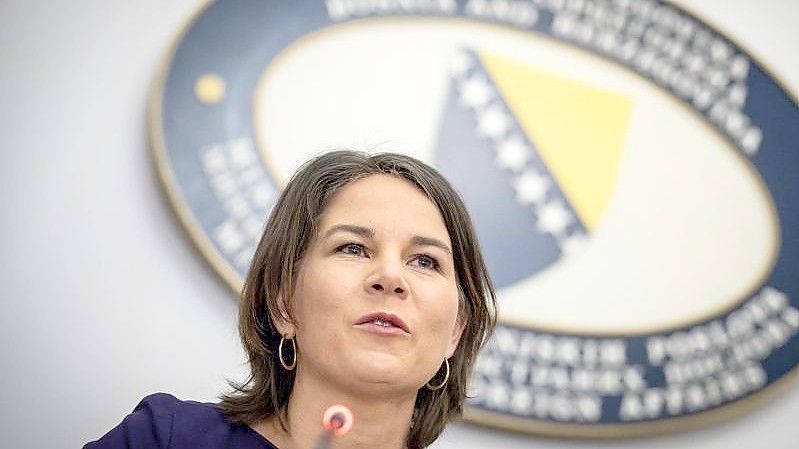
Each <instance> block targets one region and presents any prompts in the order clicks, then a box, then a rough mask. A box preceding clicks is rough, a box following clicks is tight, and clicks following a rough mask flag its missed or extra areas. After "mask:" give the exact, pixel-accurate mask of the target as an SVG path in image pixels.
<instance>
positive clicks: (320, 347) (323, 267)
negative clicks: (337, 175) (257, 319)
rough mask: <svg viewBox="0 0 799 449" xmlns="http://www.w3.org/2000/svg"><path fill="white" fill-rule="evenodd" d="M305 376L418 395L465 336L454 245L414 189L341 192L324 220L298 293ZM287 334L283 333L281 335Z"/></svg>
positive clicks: (378, 182)
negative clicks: (463, 334)
mask: <svg viewBox="0 0 799 449" xmlns="http://www.w3.org/2000/svg"><path fill="white" fill-rule="evenodd" d="M290 307H292V308H293V312H294V316H295V319H296V323H295V325H294V326H292V325H283V326H281V327H284V329H285V330H286V331H287V332H284V334H285V333H288V334H296V343H297V347H298V352H299V358H298V369H299V370H300V372H301V373H302V374H303V376H310V377H312V378H316V379H323V380H324V381H325V382H335V383H337V384H338V386H339V387H340V388H344V389H355V391H367V390H364V389H369V390H371V391H374V390H373V389H371V388H370V387H386V388H387V389H388V390H389V391H395V392H397V391H403V392H404V391H406V390H407V391H408V392H410V391H414V392H415V391H416V390H417V389H418V388H420V387H421V386H422V385H424V383H425V382H427V381H428V380H430V378H431V377H432V376H433V375H434V374H435V372H436V371H437V370H438V369H439V367H440V366H441V364H442V362H443V361H444V358H448V357H450V356H452V354H453V352H454V351H455V348H456V347H457V344H458V340H459V338H460V335H461V332H462V330H463V323H462V322H461V321H462V320H459V319H458V289H457V284H456V275H455V267H454V264H453V258H452V243H451V242H450V239H449V235H448V233H447V229H446V227H445V225H444V221H443V219H442V217H441V214H440V213H439V211H438V209H437V208H436V206H435V205H434V204H433V203H432V202H431V201H430V200H429V199H428V198H427V196H426V195H425V194H424V193H423V192H421V191H420V190H419V189H418V188H417V187H416V186H414V185H413V184H411V183H410V182H408V181H406V180H403V179H400V178H397V177H394V176H389V175H372V176H369V177H367V178H364V179H361V180H358V181H355V182H353V183H351V184H349V185H347V186H345V187H344V188H342V189H341V190H339V191H338V192H337V193H336V194H335V195H334V196H333V197H332V199H331V200H330V201H329V203H328V205H327V208H326V209H325V211H324V213H323V214H322V216H321V220H320V225H319V228H318V234H317V235H316V236H315V237H314V240H313V241H312V242H311V244H310V245H309V247H308V250H307V252H306V254H305V256H304V258H303V260H302V262H301V266H300V272H299V275H298V279H297V285H296V289H295V291H294V297H293V301H292V303H291V304H290ZM281 330H283V329H281Z"/></svg>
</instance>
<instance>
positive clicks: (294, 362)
mask: <svg viewBox="0 0 799 449" xmlns="http://www.w3.org/2000/svg"><path fill="white" fill-rule="evenodd" d="M285 341H286V337H284V336H282V335H281V336H280V343H279V344H278V345H277V358H279V359H280V364H281V365H282V366H283V368H285V369H286V371H291V370H293V369H294V368H295V367H296V366H297V345H296V344H294V339H293V338H289V339H288V341H290V342H291V352H292V354H294V360H292V361H291V363H286V361H285V360H284V359H283V342H285Z"/></svg>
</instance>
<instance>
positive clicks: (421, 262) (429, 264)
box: [413, 254, 439, 270]
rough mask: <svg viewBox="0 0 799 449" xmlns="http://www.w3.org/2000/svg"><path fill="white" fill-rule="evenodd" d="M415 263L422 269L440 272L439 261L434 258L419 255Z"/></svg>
mask: <svg viewBox="0 0 799 449" xmlns="http://www.w3.org/2000/svg"><path fill="white" fill-rule="evenodd" d="M413 261H414V262H416V264H415V265H416V266H417V267H420V268H425V269H428V270H438V268H439V264H438V261H437V260H436V259H435V258H434V257H433V256H428V255H427V254H417V255H416V257H415V258H414V259H413Z"/></svg>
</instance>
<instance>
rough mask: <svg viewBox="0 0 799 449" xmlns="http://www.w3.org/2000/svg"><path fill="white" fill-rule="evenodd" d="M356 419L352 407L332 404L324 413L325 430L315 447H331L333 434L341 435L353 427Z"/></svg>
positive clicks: (322, 448) (320, 448) (323, 425)
mask: <svg viewBox="0 0 799 449" xmlns="http://www.w3.org/2000/svg"><path fill="white" fill-rule="evenodd" d="M354 422H355V419H354V418H353V416H352V412H351V411H350V409H348V408H347V407H345V406H343V405H338V404H337V405H331V406H330V407H328V408H327V410H325V413H324V414H323V415H322V427H324V429H325V430H324V431H323V432H322V435H321V436H320V437H319V439H318V440H316V446H315V449H329V448H330V442H331V441H332V440H333V435H337V436H341V435H344V434H346V433H347V432H349V431H350V429H352V425H353V423H354Z"/></svg>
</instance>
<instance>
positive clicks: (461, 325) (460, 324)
mask: <svg viewBox="0 0 799 449" xmlns="http://www.w3.org/2000/svg"><path fill="white" fill-rule="evenodd" d="M466 321H467V318H466V316H465V315H462V314H460V313H459V314H458V319H457V320H456V321H455V326H454V327H453V328H452V335H451V336H450V339H449V344H448V346H447V358H450V357H452V354H455V350H456V349H458V343H459V342H460V341H461V335H463V330H464V329H466Z"/></svg>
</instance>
